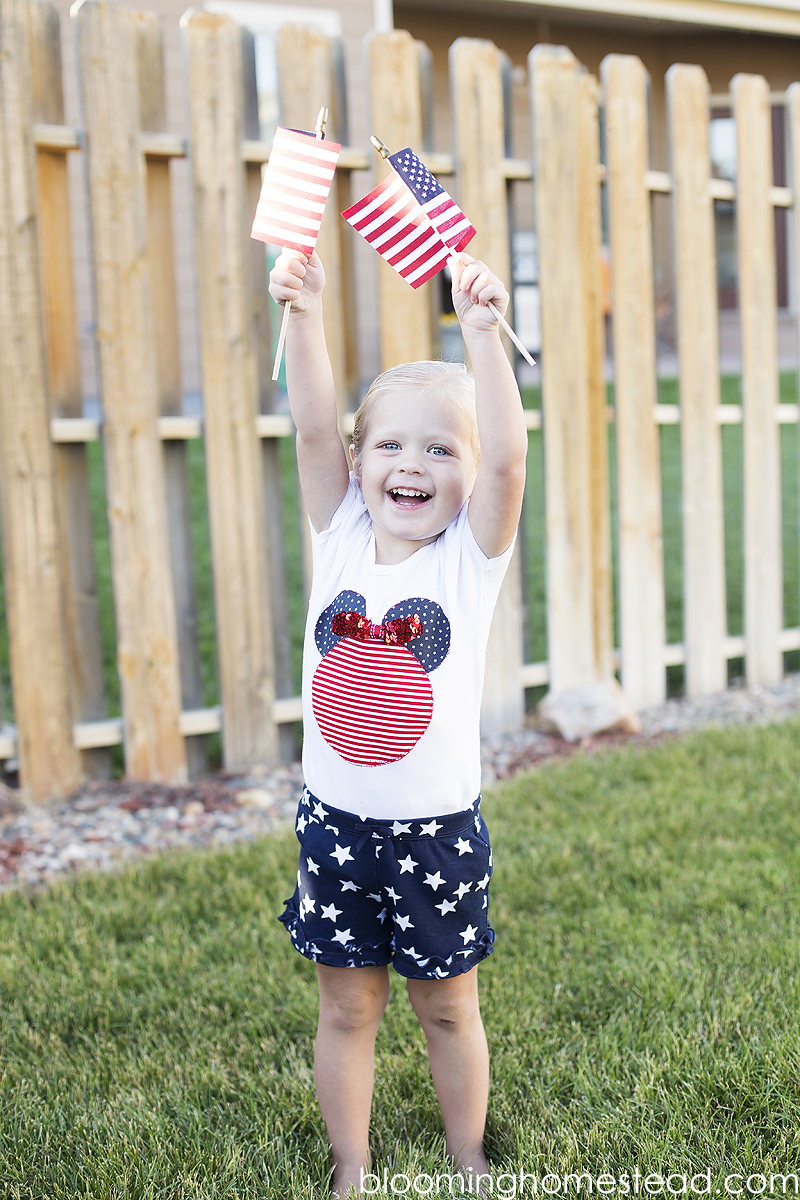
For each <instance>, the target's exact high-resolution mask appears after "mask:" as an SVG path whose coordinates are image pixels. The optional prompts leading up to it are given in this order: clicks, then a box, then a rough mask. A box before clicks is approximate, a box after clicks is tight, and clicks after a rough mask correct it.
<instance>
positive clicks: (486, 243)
mask: <svg viewBox="0 0 800 1200" xmlns="http://www.w3.org/2000/svg"><path fill="white" fill-rule="evenodd" d="M504 60H505V55H504V54H503V52H502V51H501V50H498V48H497V46H495V44H494V43H493V42H488V41H484V40H483V39H482V38H458V39H457V40H456V41H455V42H453V45H452V46H451V47H450V89H451V95H452V101H451V103H452V111H453V135H454V136H453V145H454V155H453V157H454V168H455V174H456V180H455V196H454V198H455V199H456V200H457V201H458V203H459V204H460V205H461V207H462V209H463V210H464V212H465V213H466V214H467V216H468V217H469V219H470V221H471V222H472V224H473V225H474V226H475V229H476V230H477V233H476V235H475V237H474V238H473V239H472V241H471V242H470V244H469V246H468V247H467V253H468V254H471V255H473V257H474V258H480V259H482V260H483V262H485V263H486V265H487V266H488V267H489V269H490V270H492V271H494V273H495V275H497V276H499V278H500V279H502V280H503V282H504V283H505V284H506V286H507V287H510V280H511V258H510V253H509V236H508V187H507V184H506V179H505V176H504V174H503V171H502V163H503V159H504V157H505V151H506V144H505V143H506V119H505V96H504V89H503V66H504ZM501 336H502V338H503V344H504V345H505V347H506V352H507V353H508V355H509V357H511V354H512V348H511V343H510V342H509V340H508V338H507V337H506V335H505V334H502V335H501Z"/></svg>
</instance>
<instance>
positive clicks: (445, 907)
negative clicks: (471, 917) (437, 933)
mask: <svg viewBox="0 0 800 1200" xmlns="http://www.w3.org/2000/svg"><path fill="white" fill-rule="evenodd" d="M433 907H434V908H440V909H441V910H442V916H443V917H444V916H446V915H447V913H449V912H455V911H456V902H455V900H442V901H441V903H439V904H434V906H433Z"/></svg>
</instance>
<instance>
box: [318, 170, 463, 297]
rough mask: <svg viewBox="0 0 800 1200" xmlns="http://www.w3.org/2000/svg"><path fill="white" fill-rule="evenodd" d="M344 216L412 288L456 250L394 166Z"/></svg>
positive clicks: (418, 284) (439, 269)
mask: <svg viewBox="0 0 800 1200" xmlns="http://www.w3.org/2000/svg"><path fill="white" fill-rule="evenodd" d="M342 216H343V217H344V219H345V220H346V221H348V222H349V223H350V224H351V225H352V226H353V228H354V229H356V230H358V232H359V233H360V234H361V236H362V237H363V238H365V239H366V241H368V242H369V244H370V245H371V246H374V248H375V249H376V250H377V251H378V253H379V254H380V255H381V256H382V257H383V258H385V259H386V261H387V262H388V263H389V265H390V266H392V267H394V269H395V271H397V272H398V274H399V275H402V277H403V279H405V281H406V282H407V283H410V284H411V286H412V287H413V288H418V287H420V286H421V285H422V284H423V283H425V282H426V280H428V279H430V278H431V277H432V276H433V275H436V273H437V272H438V271H441V269H442V267H443V266H444V265H445V263H446V262H447V260H448V258H449V257H450V255H451V254H452V253H453V252H452V251H451V250H450V249H449V248H448V247H447V246H446V245H445V244H444V242H443V241H442V239H441V236H440V235H439V234H438V233H437V232H436V230H435V229H434V228H433V226H432V225H431V222H430V220H429V219H428V217H427V216H426V214H425V213H424V212H423V211H422V207H421V206H420V204H419V202H418V201H417V200H416V198H415V197H414V195H413V194H412V193H411V192H410V191H409V189H408V187H407V186H406V184H405V183H404V181H403V180H402V179H401V177H400V176H399V175H398V174H397V172H396V171H394V170H392V169H390V171H389V174H388V175H387V176H386V178H385V179H382V180H381V182H380V183H379V184H378V186H377V187H376V188H373V189H372V191H371V192H370V193H369V194H368V195H366V196H365V197H364V199H363V200H359V201H358V202H357V203H356V204H353V205H352V206H351V207H350V208H347V209H345V211H344V212H343V213H342Z"/></svg>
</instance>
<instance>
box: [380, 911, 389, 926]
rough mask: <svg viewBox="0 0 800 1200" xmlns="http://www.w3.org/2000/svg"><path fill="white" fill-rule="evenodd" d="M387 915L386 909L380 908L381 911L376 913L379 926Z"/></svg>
mask: <svg viewBox="0 0 800 1200" xmlns="http://www.w3.org/2000/svg"><path fill="white" fill-rule="evenodd" d="M388 915H389V914H388V913H387V911H386V909H385V908H382V909H381V911H380V912H379V913H378V920H379V921H380V923H381V925H382V924H383V922H384V921H385V920H386V918H387V917H388Z"/></svg>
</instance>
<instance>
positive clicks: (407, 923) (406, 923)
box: [395, 917, 416, 933]
mask: <svg viewBox="0 0 800 1200" xmlns="http://www.w3.org/2000/svg"><path fill="white" fill-rule="evenodd" d="M395 920H396V921H397V924H398V925H399V926H400V928H401V929H402V931H403V933H405V931H406V930H407V929H416V925H412V924H411V917H395Z"/></svg>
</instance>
